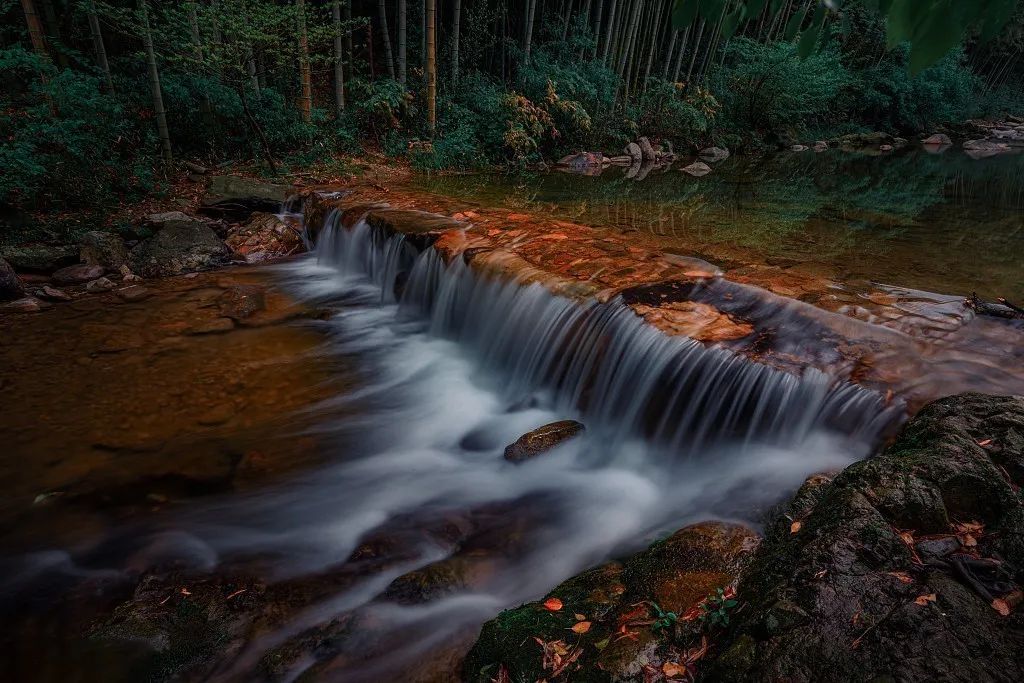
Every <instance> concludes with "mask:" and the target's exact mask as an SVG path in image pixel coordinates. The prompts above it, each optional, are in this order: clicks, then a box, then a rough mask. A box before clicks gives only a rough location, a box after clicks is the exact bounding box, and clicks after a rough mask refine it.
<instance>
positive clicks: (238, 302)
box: [217, 285, 267, 321]
mask: <svg viewBox="0 0 1024 683" xmlns="http://www.w3.org/2000/svg"><path fill="white" fill-rule="evenodd" d="M266 307H267V301H266V293H265V292H264V290H263V288H262V287H259V286H257V285H236V286H234V287H231V288H230V289H226V290H224V293H223V294H221V295H220V296H219V297H218V298H217V308H218V309H219V310H220V314H221V315H222V316H224V317H225V318H231V319H232V320H236V321H237V320H244V319H245V318H248V317H249V316H250V315H252V314H253V313H256V312H257V311H262V310H264V309H265V308H266Z"/></svg>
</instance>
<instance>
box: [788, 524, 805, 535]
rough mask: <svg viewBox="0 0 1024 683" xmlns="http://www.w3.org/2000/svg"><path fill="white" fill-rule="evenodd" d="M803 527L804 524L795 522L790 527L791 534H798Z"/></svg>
mask: <svg viewBox="0 0 1024 683" xmlns="http://www.w3.org/2000/svg"><path fill="white" fill-rule="evenodd" d="M801 526H803V524H801V523H800V522H793V523H792V524H790V525H789V533H791V534H795V533H796V532H798V531H800V527H801Z"/></svg>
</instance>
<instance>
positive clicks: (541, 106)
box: [0, 0, 1024, 203]
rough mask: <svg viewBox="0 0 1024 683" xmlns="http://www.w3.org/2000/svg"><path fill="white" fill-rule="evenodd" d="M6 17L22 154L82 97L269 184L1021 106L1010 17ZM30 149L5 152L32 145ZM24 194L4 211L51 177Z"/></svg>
mask: <svg viewBox="0 0 1024 683" xmlns="http://www.w3.org/2000/svg"><path fill="white" fill-rule="evenodd" d="M0 11H2V12H3V13H4V15H5V22H4V28H3V29H2V33H0V37H2V39H3V43H4V45H5V50H4V52H3V55H4V57H3V59H2V60H0V78H3V79H4V80H5V82H7V83H9V84H12V87H11V88H10V89H9V90H10V93H11V94H10V95H5V96H4V99H5V102H4V103H3V104H4V105H5V106H6V107H8V109H9V110H17V111H25V112H27V111H29V110H30V109H31V108H32V107H35V109H31V111H32V114H31V116H26V117H25V118H23V119H17V118H15V119H12V120H11V121H8V122H2V123H0V129H2V130H0V132H2V133H4V134H5V137H7V138H8V139H9V140H10V139H13V138H18V137H19V136H22V137H24V136H25V135H26V134H27V133H26V131H27V130H28V129H29V128H31V126H28V124H27V123H26V122H30V121H35V122H36V123H39V124H40V125H42V124H41V123H40V122H41V120H42V118H43V117H45V116H47V115H48V116H49V117H50V118H51V120H58V121H60V120H63V119H66V118H68V117H73V116H76V114H75V113H74V111H73V110H74V109H76V108H79V107H81V102H78V103H75V102H62V101H61V100H63V99H67V98H66V97H65V96H64V94H65V93H67V92H68V91H69V88H71V86H72V82H73V84H74V87H75V88H82V89H86V90H89V91H90V98H91V99H90V100H89V101H90V102H93V103H94V104H95V106H97V107H100V108H104V107H105V108H106V109H105V110H104V111H107V115H110V116H112V117H114V118H118V117H120V118H118V121H117V123H118V126H123V125H124V121H122V120H121V118H124V117H128V118H131V117H135V118H137V119H139V120H140V121H143V122H145V124H146V125H147V126H149V128H148V129H145V128H143V127H137V129H133V130H132V132H131V136H133V139H135V140H136V141H137V143H138V144H137V145H136V147H135V152H136V153H137V154H138V153H140V151H139V148H140V147H141V148H142V149H145V150H152V152H153V154H152V156H153V157H155V158H160V159H162V160H163V162H165V163H167V162H170V161H171V160H172V159H173V158H174V157H175V155H176V154H188V155H200V156H204V157H207V158H210V159H211V160H212V159H214V158H216V157H223V156H226V155H234V154H243V155H245V154H251V155H252V156H254V157H259V158H261V159H263V161H264V162H265V165H266V167H267V169H268V170H269V171H270V172H272V173H276V172H278V171H279V162H280V161H281V159H282V158H284V157H290V156H294V155H295V154H297V153H300V152H306V153H310V154H319V155H320V156H324V155H330V154H333V153H335V152H338V151H347V152H355V151H357V150H358V149H361V148H365V147H366V146H367V145H368V144H369V145H376V146H378V147H380V148H381V149H383V150H384V151H385V152H386V153H392V154H407V153H410V150H412V151H413V153H415V154H416V155H419V158H420V161H421V162H423V163H424V164H425V165H427V166H430V167H435V168H446V167H454V168H458V167H467V166H472V165H474V163H479V162H480V161H481V160H483V161H484V162H486V163H509V162H513V163H523V162H525V161H529V160H531V159H533V160H535V159H539V158H541V157H542V156H545V155H547V154H551V153H557V152H559V151H563V150H566V149H580V148H583V147H586V146H589V145H595V146H598V145H618V146H621V143H622V141H624V140H628V139H631V138H632V136H635V135H636V134H647V135H651V136H656V137H661V138H665V139H670V140H674V141H675V142H677V143H686V142H688V141H692V140H693V139H694V138H697V137H705V138H719V139H721V140H722V141H723V142H727V143H731V144H733V145H739V146H756V145H757V144H760V143H764V142H766V141H767V142H770V141H771V140H773V139H775V138H778V137H780V136H784V135H791V134H793V132H794V131H797V130H801V129H803V130H808V129H814V130H817V129H823V128H826V127H833V128H834V127H836V126H846V125H850V126H852V125H855V126H857V127H860V128H863V129H870V128H875V127H886V128H890V129H895V130H898V131H899V132H902V133H909V132H916V131H917V130H919V129H922V128H925V127H927V126H929V125H934V124H935V123H939V122H942V121H943V120H945V119H950V120H951V119H952V118H955V117H957V116H967V115H974V114H979V113H983V112H981V111H979V109H980V108H982V107H987V108H990V109H996V108H1002V109H1008V108H1012V107H1013V106H1015V104H1016V102H1015V101H1013V98H1012V95H1008V94H1007V93H1011V94H1012V93H1013V92H1018V93H1019V91H1020V83H1021V77H1022V66H1021V60H1020V57H1021V54H1022V52H1024V50H1022V45H1024V38H1022V36H1024V17H1022V14H1024V12H1022V11H1021V9H1020V7H1018V5H1017V3H1016V2H1015V0H979V1H978V2H966V1H965V2H961V1H960V0H931V1H929V2H915V3H911V2H909V1H908V0H889V1H888V2H886V1H885V0H846V2H844V3H840V2H838V1H837V0H517V1H512V0H352V1H351V2H342V1H340V0H196V1H189V2H155V1H154V0H106V1H103V0H19V2H18V3H15V2H14V0H5V2H0ZM19 14H20V15H21V16H20V17H19V16H18V15H19ZM918 72H921V73H920V74H919V73H918ZM87 83H88V84H90V85H87ZM103 98H107V99H105V100H103ZM101 100H102V102H101ZM961 100H962V101H963V104H962V106H961V105H960V104H956V106H954V104H955V103H959V102H960V101H961ZM968 105H970V106H968ZM39 107H44V109H38V108H39ZM41 111H45V112H48V114H44V113H39V112H41ZM115 111H116V112H119V113H118V114H116V116H115V115H114V114H113V113H111V112H115ZM893 112H896V113H893ZM92 115H93V116H94V117H95V116H96V115H97V114H96V112H93V114H92ZM82 116H85V114H82ZM34 117H37V118H34ZM25 126H28V127H27V128H26V127H25ZM86 127H88V126H86ZM784 129H785V130H784ZM76 130H77V129H76ZM151 135H155V137H154V138H153V139H152V140H150V137H151ZM124 138H125V136H124V135H122V136H121V139H124ZM427 140H432V141H433V143H434V144H433V145H426V144H424V142H423V141H427ZM18 142H19V144H20V147H19V148H18V149H9V150H7V152H6V153H5V152H4V150H3V149H2V148H0V157H11V158H14V157H19V158H20V157H24V156H25V150H27V149H30V148H31V149H36V148H35V147H33V144H32V141H31V140H19V141H18ZM44 151H45V150H44ZM40 153H42V151H41V152H40ZM118 153H119V154H122V155H123V151H121V152H118ZM30 156H31V155H30ZM22 163H23V165H24V164H25V163H28V162H22ZM41 163H42V162H41ZM37 166H39V164H37ZM36 170H38V169H36ZM25 173H26V178H27V177H28V176H32V175H33V171H32V169H31V168H26V170H25ZM35 175H36V176H38V175H39V174H38V173H35ZM11 182H12V183H13V185H11V186H8V187H2V186H0V193H3V195H4V197H5V201H7V202H8V203H11V201H12V197H11V193H12V192H14V191H17V192H15V194H20V195H22V196H21V197H20V198H19V197H15V199H18V200H19V201H21V200H23V199H24V197H25V196H27V195H30V194H32V193H33V192H34V191H36V190H37V189H38V188H35V187H33V183H35V184H37V185H38V184H44V183H45V182H47V181H45V180H44V179H40V178H38V177H35V178H28V179H22V180H21V181H19V180H17V178H15V180H13V181H11ZM19 182H20V183H21V184H20V185H18V183H19ZM15 203H17V202H15Z"/></svg>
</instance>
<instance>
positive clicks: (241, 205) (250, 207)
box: [202, 176, 290, 219]
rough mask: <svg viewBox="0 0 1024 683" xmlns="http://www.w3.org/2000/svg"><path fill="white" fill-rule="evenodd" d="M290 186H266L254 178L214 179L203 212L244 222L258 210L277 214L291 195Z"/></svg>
mask: <svg viewBox="0 0 1024 683" xmlns="http://www.w3.org/2000/svg"><path fill="white" fill-rule="evenodd" d="M289 189H290V188H289V187H288V186H287V185H275V184H273V183H265V182H262V181H259V180H254V179H252V178H239V177H237V176H215V177H214V178H212V179H211V180H210V187H209V189H207V191H206V195H205V196H204V197H203V201H202V204H203V209H202V210H203V212H204V213H208V214H212V215H216V216H224V217H230V218H234V219H244V218H246V217H248V216H249V215H251V214H252V213H254V212H256V211H266V212H270V213H276V212H277V211H279V210H280V209H281V205H282V204H283V203H284V200H285V198H286V197H287V195H288V191H289Z"/></svg>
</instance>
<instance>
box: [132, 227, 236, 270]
mask: <svg viewBox="0 0 1024 683" xmlns="http://www.w3.org/2000/svg"><path fill="white" fill-rule="evenodd" d="M158 217H159V219H158V220H155V219H156V218H157V216H151V217H150V219H151V222H153V224H154V225H155V226H156V227H157V233H156V234H155V235H153V236H152V237H150V238H149V239H146V240H143V241H142V242H140V243H139V244H137V245H136V246H135V247H134V248H133V249H132V250H131V251H130V252H129V254H128V265H129V267H130V268H131V270H132V272H134V273H138V274H141V275H143V276H145V277H160V276H166V275H177V274H180V273H184V272H189V271H196V270H204V269H208V268H214V267H217V266H221V265H225V264H227V263H228V262H229V261H230V258H231V250H230V249H228V247H227V246H226V245H225V244H224V243H223V242H222V241H221V240H220V238H219V237H217V235H216V233H214V231H213V230H212V229H211V228H210V227H209V226H208V225H206V223H204V222H203V221H200V220H197V219H194V218H190V217H188V216H185V215H184V214H181V213H180V212H172V213H171V214H159V215H158Z"/></svg>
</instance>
